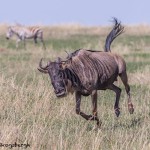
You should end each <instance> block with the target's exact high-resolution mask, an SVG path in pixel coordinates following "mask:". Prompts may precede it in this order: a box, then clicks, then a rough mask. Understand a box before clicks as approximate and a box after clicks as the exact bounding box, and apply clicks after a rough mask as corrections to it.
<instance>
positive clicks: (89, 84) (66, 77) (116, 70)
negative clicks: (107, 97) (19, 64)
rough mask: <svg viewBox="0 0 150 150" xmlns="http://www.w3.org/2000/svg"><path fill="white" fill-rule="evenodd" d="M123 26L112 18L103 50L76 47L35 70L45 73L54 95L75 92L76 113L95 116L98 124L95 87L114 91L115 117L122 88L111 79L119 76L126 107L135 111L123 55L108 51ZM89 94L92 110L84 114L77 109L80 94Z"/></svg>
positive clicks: (88, 117)
mask: <svg viewBox="0 0 150 150" xmlns="http://www.w3.org/2000/svg"><path fill="white" fill-rule="evenodd" d="M123 30H124V27H123V26H122V25H121V23H120V22H118V21H117V19H115V18H114V26H113V29H112V30H111V32H110V33H109V34H108V36H107V38H106V42H105V52H103V51H94V50H86V49H79V50H76V51H75V52H73V53H71V54H69V56H68V57H67V58H66V60H65V61H63V60H61V58H58V59H57V60H56V61H55V62H51V61H49V62H48V63H47V65H46V66H43V65H42V59H41V61H40V63H39V68H38V70H39V71H40V72H42V73H48V74H49V76H50V79H51V83H52V85H53V88H54V92H55V94H56V96H57V97H63V96H65V95H66V94H67V93H68V92H72V93H73V92H75V99H76V113H77V114H79V115H81V116H82V117H83V118H85V119H86V120H96V121H97V125H98V126H100V125H101V121H100V120H99V118H98V115H97V91H98V90H106V89H110V90H112V91H114V92H115V94H116V100H115V105H114V110H115V114H116V116H117V117H118V116H119V114H120V110H119V99H120V94H121V89H120V88H119V87H117V86H116V85H115V84H114V82H115V81H116V80H117V77H118V76H119V77H120V78H121V80H122V82H123V84H124V86H125V89H126V93H127V95H128V110H129V112H130V113H131V114H132V113H133V112H134V108H133V104H132V102H131V99H130V86H129V84H128V77H127V73H126V63H125V61H124V59H123V58H122V57H121V56H119V55H117V54H113V53H110V45H111V43H112V41H113V40H114V39H115V38H116V37H117V36H118V35H120V34H121V33H122V32H123ZM82 95H83V96H89V95H91V99H92V106H93V110H92V111H93V114H92V115H87V114H85V113H83V112H82V111H81V110H80V102H81V96H82Z"/></svg>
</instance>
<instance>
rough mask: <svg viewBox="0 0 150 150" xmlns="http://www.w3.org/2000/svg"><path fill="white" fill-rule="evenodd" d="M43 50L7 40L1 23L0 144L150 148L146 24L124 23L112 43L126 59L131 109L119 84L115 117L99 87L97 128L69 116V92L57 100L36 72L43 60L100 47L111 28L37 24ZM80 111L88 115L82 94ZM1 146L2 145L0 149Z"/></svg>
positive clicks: (35, 148)
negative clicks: (25, 46) (41, 35)
mask: <svg viewBox="0 0 150 150" xmlns="http://www.w3.org/2000/svg"><path fill="white" fill-rule="evenodd" d="M42 28H43V30H44V37H45V43H46V47H47V50H45V51H44V50H43V49H42V46H41V44H40V43H38V44H37V45H35V44H34V43H33V40H27V50H24V49H23V46H22V44H20V46H19V49H18V50H16V48H15V38H13V39H12V40H9V41H7V40H6V39H5V34H6V30H7V25H6V24H1V25H0V106H1V107H0V143H3V144H11V143H12V144H14V143H15V142H17V143H22V144H23V143H24V144H26V143H29V144H30V147H28V149H31V150H149V149H150V136H149V135H150V26H148V25H139V26H127V27H126V28H125V33H124V34H122V35H120V37H118V38H117V39H116V40H115V41H114V43H113V44H112V52H115V53H118V54H120V55H121V56H123V57H124V59H125V60H126V63H127V70H128V76H129V83H130V86H131V94H132V102H133V104H134V107H135V112H134V114H133V115H130V114H129V112H128V109H127V95H126V93H125V90H124V87H123V85H122V83H121V81H120V80H118V81H117V82H116V83H115V84H116V85H118V86H119V87H121V88H122V94H121V99H120V110H121V115H120V116H119V117H118V118H117V117H116V116H115V114H114V110H113V105H114V101H115V95H114V93H113V92H111V91H109V90H108V91H99V94H98V95H99V96H98V114H99V117H100V119H101V121H102V127H101V129H100V130H94V128H95V127H96V124H95V122H90V121H86V120H84V119H83V118H81V117H80V116H78V115H76V114H75V98H74V95H68V96H67V97H65V98H62V99H57V98H56V96H55V95H54V92H53V88H52V86H51V84H50V80H49V77H48V75H45V74H41V73H40V72H38V70H37V67H38V63H39V60H40V59H41V58H42V57H44V58H45V59H44V60H45V63H46V61H48V60H49V59H51V60H55V59H56V58H57V57H58V56H59V57H62V58H63V59H64V58H65V57H66V55H67V54H66V52H65V50H66V51H68V52H71V51H74V50H76V49H79V48H87V49H97V50H103V47H104V42H105V38H106V35H107V34H108V32H109V31H110V29H111V27H110V26H108V27H86V26H81V25H58V26H42ZM81 110H83V111H84V112H86V113H87V114H91V100H90V97H83V98H82V105H81ZM0 149H6V147H0Z"/></svg>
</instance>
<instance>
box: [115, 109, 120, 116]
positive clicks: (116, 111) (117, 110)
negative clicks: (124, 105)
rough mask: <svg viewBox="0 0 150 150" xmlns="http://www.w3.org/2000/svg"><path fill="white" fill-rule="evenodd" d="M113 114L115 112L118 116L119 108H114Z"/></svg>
mask: <svg viewBox="0 0 150 150" xmlns="http://www.w3.org/2000/svg"><path fill="white" fill-rule="evenodd" d="M115 114H116V116H117V117H119V115H120V110H119V108H115Z"/></svg>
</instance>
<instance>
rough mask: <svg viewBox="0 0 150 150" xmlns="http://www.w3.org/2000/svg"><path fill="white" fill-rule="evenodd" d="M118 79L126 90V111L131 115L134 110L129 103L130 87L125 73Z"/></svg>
mask: <svg viewBox="0 0 150 150" xmlns="http://www.w3.org/2000/svg"><path fill="white" fill-rule="evenodd" d="M120 78H121V80H122V82H123V84H124V86H125V89H126V93H127V95H128V110H129V112H130V114H133V112H134V108H133V104H132V102H131V98H130V86H129V84H128V77H127V73H126V72H123V73H122V74H121V75H120Z"/></svg>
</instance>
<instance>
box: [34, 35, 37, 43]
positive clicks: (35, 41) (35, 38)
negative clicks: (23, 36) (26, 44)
mask: <svg viewBox="0 0 150 150" xmlns="http://www.w3.org/2000/svg"><path fill="white" fill-rule="evenodd" d="M34 43H35V44H37V36H35V37H34Z"/></svg>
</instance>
